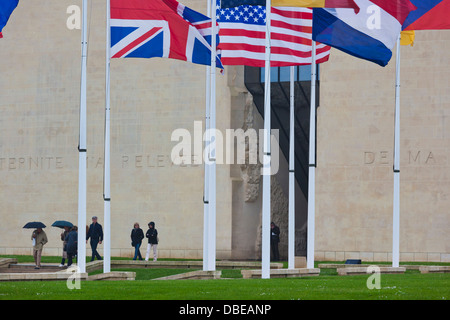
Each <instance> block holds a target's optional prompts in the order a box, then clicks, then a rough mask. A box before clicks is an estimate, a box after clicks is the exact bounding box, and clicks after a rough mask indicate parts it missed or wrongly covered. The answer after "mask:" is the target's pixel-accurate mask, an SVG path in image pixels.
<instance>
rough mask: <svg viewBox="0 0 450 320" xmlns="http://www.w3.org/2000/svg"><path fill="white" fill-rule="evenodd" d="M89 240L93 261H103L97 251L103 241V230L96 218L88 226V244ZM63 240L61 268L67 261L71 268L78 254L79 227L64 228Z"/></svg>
mask: <svg viewBox="0 0 450 320" xmlns="http://www.w3.org/2000/svg"><path fill="white" fill-rule="evenodd" d="M89 239H91V241H90V244H91V249H92V256H91V261H94V260H95V258H97V259H98V260H102V257H101V256H100V254H99V253H98V251H97V246H98V244H101V243H102V241H103V228H102V226H101V224H99V223H98V222H97V217H96V216H93V217H92V223H91V225H90V226H89V227H87V226H86V243H87V242H88V240H89ZM61 240H62V241H63V256H62V260H61V264H60V265H59V266H60V267H64V263H65V261H66V259H67V266H68V267H70V266H71V265H72V260H73V258H74V257H75V256H76V255H77V253H78V227H77V226H73V227H71V228H69V227H64V231H63V232H62V233H61Z"/></svg>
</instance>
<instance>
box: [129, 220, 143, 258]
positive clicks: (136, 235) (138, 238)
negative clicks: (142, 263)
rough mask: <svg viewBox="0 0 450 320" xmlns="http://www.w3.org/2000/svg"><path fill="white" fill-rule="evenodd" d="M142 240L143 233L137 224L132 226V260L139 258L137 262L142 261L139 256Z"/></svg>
mask: <svg viewBox="0 0 450 320" xmlns="http://www.w3.org/2000/svg"><path fill="white" fill-rule="evenodd" d="M142 239H144V231H142V229H141V228H139V223H137V222H136V223H135V224H134V228H133V230H131V245H132V246H133V247H134V258H133V260H136V258H137V257H139V260H143V259H142V256H141V251H140V250H139V249H140V248H141V245H142Z"/></svg>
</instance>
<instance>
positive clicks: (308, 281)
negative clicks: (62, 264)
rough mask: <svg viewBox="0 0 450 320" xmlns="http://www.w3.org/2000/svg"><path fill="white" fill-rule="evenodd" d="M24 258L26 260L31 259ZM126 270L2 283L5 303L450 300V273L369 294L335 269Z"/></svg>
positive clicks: (360, 280)
mask: <svg viewBox="0 0 450 320" xmlns="http://www.w3.org/2000/svg"><path fill="white" fill-rule="evenodd" d="M55 258H56V257H55ZM23 259H24V260H26V258H23ZM44 259H50V260H51V257H43V260H44ZM22 262H26V261H22ZM47 262H49V261H47ZM52 262H55V261H52ZM56 262H58V261H56ZM318 263H319V262H318ZM447 265H448V264H447ZM121 270H123V271H134V272H136V280H135V281H82V282H81V289H79V290H77V289H73V290H69V289H68V287H67V284H66V281H48V282H46V281H23V282H21V281H17V282H0V300H36V299H38V300H129V299H132V300H141V299H142V300H449V299H450V274H448V273H447V274H421V273H420V272H418V271H407V272H406V273H405V274H396V275H389V274H381V278H380V280H381V281H380V284H381V289H372V290H370V289H368V288H367V284H366V282H367V279H368V277H369V275H362V276H338V275H336V272H335V269H322V272H321V275H320V276H317V277H305V278H289V279H287V278H282V279H276V278H272V279H241V278H240V271H239V270H222V273H223V274H222V279H220V280H164V281H153V280H151V279H155V278H158V277H163V276H166V275H169V274H174V273H180V272H186V271H192V269H189V270H177V269H121ZM97 272H101V271H97Z"/></svg>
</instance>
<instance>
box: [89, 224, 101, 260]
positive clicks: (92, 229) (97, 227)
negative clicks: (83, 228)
mask: <svg viewBox="0 0 450 320" xmlns="http://www.w3.org/2000/svg"><path fill="white" fill-rule="evenodd" d="M89 238H91V242H90V244H91V249H92V257H91V261H94V260H95V258H97V259H98V260H102V257H101V256H100V254H99V253H98V252H97V246H98V244H101V243H102V241H103V228H102V225H101V224H100V223H98V222H97V217H96V216H93V217H92V223H91V225H90V226H89V231H88V233H87V235H86V243H87V241H88V240H89Z"/></svg>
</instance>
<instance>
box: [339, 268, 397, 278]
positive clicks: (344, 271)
mask: <svg viewBox="0 0 450 320" xmlns="http://www.w3.org/2000/svg"><path fill="white" fill-rule="evenodd" d="M375 267H377V266H375ZM377 268H378V269H377V270H376V271H377V272H379V273H385V274H400V273H405V271H406V268H405V267H398V268H395V267H377ZM368 269H369V267H353V268H350V267H348V268H338V269H337V272H338V275H340V276H347V275H362V274H371V273H372V271H373V270H372V271H371V269H369V272H367V271H368Z"/></svg>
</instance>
